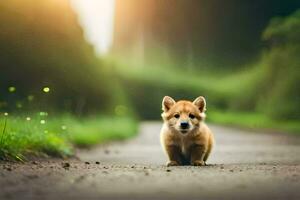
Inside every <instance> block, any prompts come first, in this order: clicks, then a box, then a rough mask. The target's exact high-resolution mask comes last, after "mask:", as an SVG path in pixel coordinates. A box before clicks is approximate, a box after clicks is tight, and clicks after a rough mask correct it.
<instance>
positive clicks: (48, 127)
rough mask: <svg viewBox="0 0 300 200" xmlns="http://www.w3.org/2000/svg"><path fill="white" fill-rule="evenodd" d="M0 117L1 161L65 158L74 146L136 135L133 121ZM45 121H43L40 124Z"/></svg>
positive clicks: (72, 151) (38, 115) (116, 118)
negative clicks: (42, 157) (45, 156)
mask: <svg viewBox="0 0 300 200" xmlns="http://www.w3.org/2000/svg"><path fill="white" fill-rule="evenodd" d="M26 118H27V116H11V115H9V116H3V115H2V116H1V117H0V134H1V135H0V160H1V159H2V160H6V159H16V160H26V155H37V156H40V155H43V154H44V155H45V154H46V155H50V156H59V157H67V156H71V155H73V154H74V147H75V146H80V147H83V146H84V147H87V146H91V145H95V144H99V143H102V142H105V141H109V140H120V139H125V138H128V137H131V136H133V135H135V134H136V133H137V123H136V121H135V120H133V119H132V118H121V117H89V118H85V119H78V118H75V117H73V116H70V115H60V116H53V117H50V116H46V115H43V113H42V115H40V113H38V114H34V115H31V116H30V120H29V118H27V119H26ZM43 120H44V121H43Z"/></svg>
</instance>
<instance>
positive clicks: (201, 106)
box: [193, 96, 206, 112]
mask: <svg viewBox="0 0 300 200" xmlns="http://www.w3.org/2000/svg"><path fill="white" fill-rule="evenodd" d="M193 104H194V105H195V106H197V107H198V109H199V110H200V112H205V110H206V101H205V98H204V97H203V96H200V97H198V98H197V99H195V100H194V101H193Z"/></svg>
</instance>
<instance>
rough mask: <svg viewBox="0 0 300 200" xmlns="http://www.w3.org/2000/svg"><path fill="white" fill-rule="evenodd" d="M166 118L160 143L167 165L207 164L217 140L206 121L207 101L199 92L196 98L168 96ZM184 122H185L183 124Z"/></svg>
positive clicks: (163, 103) (165, 103)
mask: <svg viewBox="0 0 300 200" xmlns="http://www.w3.org/2000/svg"><path fill="white" fill-rule="evenodd" d="M162 109H163V113H162V118H163V121H164V124H163V127H162V129H161V133H160V139H161V145H162V147H163V149H164V151H165V152H166V154H167V156H168V158H169V161H168V162H167V166H176V165H195V166H201V165H205V164H206V161H207V158H208V156H209V154H210V152H211V150H212V146H213V143H214V138H213V134H212V132H211V131H210V129H209V128H208V127H207V125H206V124H205V123H204V119H205V113H204V112H205V110H206V102H205V99H204V97H202V96H200V97H198V98H197V99H195V101H194V102H190V101H185V100H182V101H178V102H175V101H174V99H172V98H171V97H169V96H165V97H164V99H163V101H162ZM183 125H185V126H183Z"/></svg>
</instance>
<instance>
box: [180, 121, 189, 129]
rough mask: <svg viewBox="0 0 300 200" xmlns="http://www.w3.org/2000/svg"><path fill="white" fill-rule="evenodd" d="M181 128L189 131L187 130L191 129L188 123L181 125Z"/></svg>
mask: <svg viewBox="0 0 300 200" xmlns="http://www.w3.org/2000/svg"><path fill="white" fill-rule="evenodd" d="M180 127H181V128H182V129H187V128H188V127H189V123H188V122H181V123H180Z"/></svg>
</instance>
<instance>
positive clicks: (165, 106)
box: [162, 96, 176, 112]
mask: <svg viewBox="0 0 300 200" xmlns="http://www.w3.org/2000/svg"><path fill="white" fill-rule="evenodd" d="M175 103H176V102H175V100H174V99H172V97H169V96H165V97H164V98H163V101H162V110H163V111H164V112H168V110H170V108H171V107H172V106H174V105H175Z"/></svg>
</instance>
